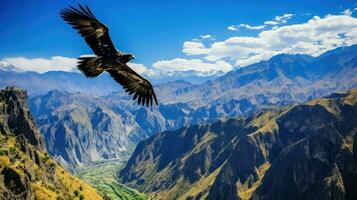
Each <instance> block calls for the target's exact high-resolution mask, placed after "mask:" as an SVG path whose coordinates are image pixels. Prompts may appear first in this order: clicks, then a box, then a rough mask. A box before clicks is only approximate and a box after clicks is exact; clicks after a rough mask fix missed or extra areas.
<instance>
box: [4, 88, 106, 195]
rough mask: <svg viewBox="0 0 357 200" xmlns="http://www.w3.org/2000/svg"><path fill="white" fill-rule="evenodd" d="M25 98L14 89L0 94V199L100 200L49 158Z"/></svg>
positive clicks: (86, 185)
mask: <svg viewBox="0 0 357 200" xmlns="http://www.w3.org/2000/svg"><path fill="white" fill-rule="evenodd" d="M26 98H27V94H26V92H25V91H22V90H20V89H18V88H15V87H7V88H6V89H5V90H1V91H0V131H1V133H0V199H4V200H5V199H6V200H7V199H14V200H16V199H18V200H23V199H26V200H32V199H36V200H40V199H41V200H47V199H57V200H59V199H93V200H94V199H102V198H101V197H100V196H99V195H98V193H97V192H96V190H95V189H93V188H92V187H90V186H89V185H88V184H86V183H84V182H82V181H81V180H79V179H78V178H76V177H74V176H72V175H70V174H69V173H68V172H66V171H65V170H64V169H62V168H61V167H60V166H59V165H57V164H56V163H55V162H54V161H53V160H52V159H51V158H50V157H49V156H48V154H47V152H46V150H45V148H44V141H43V138H42V135H41V134H40V132H39V130H38V129H37V127H36V125H35V123H34V121H33V118H32V116H31V114H30V112H29V110H28V107H27V104H26Z"/></svg>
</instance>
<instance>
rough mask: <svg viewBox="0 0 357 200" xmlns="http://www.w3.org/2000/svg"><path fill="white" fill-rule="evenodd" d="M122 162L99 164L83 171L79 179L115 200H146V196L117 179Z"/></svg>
mask: <svg viewBox="0 0 357 200" xmlns="http://www.w3.org/2000/svg"><path fill="white" fill-rule="evenodd" d="M122 165H123V163H122V162H120V161H112V162H104V163H97V164H96V165H94V166H93V167H90V168H89V169H86V170H83V171H82V172H80V173H79V174H78V177H79V178H81V179H82V180H85V181H86V182H88V183H89V184H91V185H92V186H93V187H95V188H96V189H97V190H98V191H99V192H100V193H101V194H102V195H104V194H106V195H108V196H109V197H111V198H112V199H113V200H145V199H147V198H146V196H145V195H144V194H142V193H139V192H138V191H136V190H134V189H131V188H129V187H127V186H125V185H123V184H121V183H119V182H118V181H117V179H116V174H117V172H118V171H119V170H120V169H121V168H122Z"/></svg>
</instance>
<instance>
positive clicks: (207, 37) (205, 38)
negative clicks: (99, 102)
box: [200, 34, 215, 40]
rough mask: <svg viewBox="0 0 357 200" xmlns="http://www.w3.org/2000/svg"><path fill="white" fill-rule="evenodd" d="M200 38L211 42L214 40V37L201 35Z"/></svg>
mask: <svg viewBox="0 0 357 200" xmlns="http://www.w3.org/2000/svg"><path fill="white" fill-rule="evenodd" d="M200 38H202V39H204V40H207V39H211V40H214V39H215V38H214V35H209V34H207V35H200Z"/></svg>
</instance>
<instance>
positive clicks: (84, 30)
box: [60, 5, 117, 56]
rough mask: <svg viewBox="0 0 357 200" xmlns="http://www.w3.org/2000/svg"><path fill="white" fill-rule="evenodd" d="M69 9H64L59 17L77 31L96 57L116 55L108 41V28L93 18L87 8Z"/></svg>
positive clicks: (111, 43) (109, 40)
mask: <svg viewBox="0 0 357 200" xmlns="http://www.w3.org/2000/svg"><path fill="white" fill-rule="evenodd" d="M69 7H70V8H69V9H67V8H65V9H63V10H62V11H61V13H60V14H61V17H62V18H63V19H64V20H65V21H66V22H67V23H69V24H70V25H71V26H72V27H73V28H74V29H77V30H78V32H79V33H80V34H81V36H82V37H83V38H84V39H85V40H86V42H87V44H88V45H89V46H90V48H91V49H92V50H93V52H94V53H95V54H96V55H98V56H103V55H108V54H116V53H117V50H116V49H115V47H114V45H113V42H112V40H111V39H110V36H109V33H108V28H107V27H106V26H105V25H104V24H102V23H101V22H100V21H98V20H97V18H95V16H94V15H93V13H92V12H91V11H90V10H89V8H88V6H86V7H85V8H84V7H83V6H81V5H79V9H77V8H74V7H72V6H69Z"/></svg>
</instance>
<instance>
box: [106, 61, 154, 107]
mask: <svg viewBox="0 0 357 200" xmlns="http://www.w3.org/2000/svg"><path fill="white" fill-rule="evenodd" d="M107 72H109V74H110V76H111V77H112V78H113V79H114V80H115V81H117V82H118V83H119V84H120V85H122V86H123V89H125V92H129V95H132V94H134V97H133V100H135V99H136V98H138V104H142V105H144V104H145V103H146V106H149V104H151V105H152V103H153V100H154V101H155V103H156V105H158V103H157V98H156V95H155V92H154V89H153V87H152V85H151V83H150V82H149V81H148V80H146V79H145V78H143V77H142V76H140V75H139V74H137V73H136V72H135V71H134V70H132V69H131V68H130V67H129V66H127V65H125V66H122V67H120V68H110V69H107Z"/></svg>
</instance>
